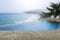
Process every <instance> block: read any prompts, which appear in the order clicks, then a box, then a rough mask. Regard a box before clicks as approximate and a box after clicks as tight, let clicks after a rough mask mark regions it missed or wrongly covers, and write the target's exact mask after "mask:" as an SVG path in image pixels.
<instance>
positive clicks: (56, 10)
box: [44, 2, 60, 17]
mask: <svg viewBox="0 0 60 40" xmlns="http://www.w3.org/2000/svg"><path fill="white" fill-rule="evenodd" d="M47 10H48V11H49V12H47V13H45V12H44V13H45V14H46V16H47V17H50V16H51V15H54V17H56V16H57V15H60V2H59V3H51V5H50V8H49V7H47Z"/></svg>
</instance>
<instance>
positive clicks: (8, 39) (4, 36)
mask: <svg viewBox="0 0 60 40" xmlns="http://www.w3.org/2000/svg"><path fill="white" fill-rule="evenodd" d="M0 40H60V30H55V31H54V30H53V31H0Z"/></svg>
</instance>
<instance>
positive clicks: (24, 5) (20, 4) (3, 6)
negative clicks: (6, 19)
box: [0, 0, 60, 13]
mask: <svg viewBox="0 0 60 40" xmlns="http://www.w3.org/2000/svg"><path fill="white" fill-rule="evenodd" d="M50 2H54V3H58V2H60V0H0V13H1V12H2V13H20V12H24V11H28V10H34V9H46V7H48V6H49V5H50Z"/></svg>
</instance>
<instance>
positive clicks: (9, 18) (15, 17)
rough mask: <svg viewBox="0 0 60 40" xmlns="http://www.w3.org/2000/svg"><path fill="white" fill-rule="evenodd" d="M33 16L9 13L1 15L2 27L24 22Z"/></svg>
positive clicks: (0, 23)
mask: <svg viewBox="0 0 60 40" xmlns="http://www.w3.org/2000/svg"><path fill="white" fill-rule="evenodd" d="M30 16H31V14H30V15H29V14H17V13H16V14H13V13H12V14H8V13H5V14H4V13H0V25H6V24H11V23H12V24H13V23H15V22H18V21H22V20H24V19H27V18H28V17H30Z"/></svg>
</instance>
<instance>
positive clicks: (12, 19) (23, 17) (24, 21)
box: [0, 13, 60, 30]
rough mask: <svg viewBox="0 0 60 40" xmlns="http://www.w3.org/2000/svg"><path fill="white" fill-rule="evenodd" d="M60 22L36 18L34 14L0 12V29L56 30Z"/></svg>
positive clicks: (59, 26)
mask: <svg viewBox="0 0 60 40" xmlns="http://www.w3.org/2000/svg"><path fill="white" fill-rule="evenodd" d="M59 28H60V23H58V22H52V21H48V20H46V19H43V18H42V19H40V20H38V18H37V16H36V15H35V14H28V13H0V30H56V29H59Z"/></svg>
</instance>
